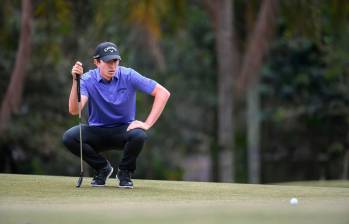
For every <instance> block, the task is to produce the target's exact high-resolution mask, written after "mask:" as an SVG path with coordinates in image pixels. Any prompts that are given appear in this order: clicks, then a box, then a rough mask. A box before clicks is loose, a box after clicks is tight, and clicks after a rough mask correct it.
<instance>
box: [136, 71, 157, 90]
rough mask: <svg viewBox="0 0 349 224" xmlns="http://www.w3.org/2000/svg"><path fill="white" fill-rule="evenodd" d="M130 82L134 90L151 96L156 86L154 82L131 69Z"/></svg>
mask: <svg viewBox="0 0 349 224" xmlns="http://www.w3.org/2000/svg"><path fill="white" fill-rule="evenodd" d="M130 81H131V83H132V86H133V87H134V88H135V89H137V90H139V91H142V92H144V93H147V94H151V93H152V92H153V90H154V88H155V86H156V84H157V82H156V81H154V80H152V79H149V78H147V77H144V76H142V75H141V74H139V73H138V72H136V71H135V70H133V69H131V74H130Z"/></svg>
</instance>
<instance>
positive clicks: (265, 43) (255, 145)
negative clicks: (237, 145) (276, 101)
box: [238, 0, 277, 183]
mask: <svg viewBox="0 0 349 224" xmlns="http://www.w3.org/2000/svg"><path fill="white" fill-rule="evenodd" d="M276 12H277V0H264V1H263V3H262V6H261V10H260V13H259V15H258V19H257V22H256V25H255V28H254V30H253V32H252V35H251V37H250V39H249V42H248V46H247V50H246V54H245V56H244V60H243V66H242V70H241V74H240V76H239V82H238V83H239V85H238V88H239V94H241V93H242V92H244V91H245V89H246V88H247V90H248V93H247V107H248V108H247V111H248V113H247V114H248V115H247V119H248V120H247V133H248V134H247V137H248V140H247V142H248V146H247V147H248V153H247V154H248V176H249V181H250V182H251V183H259V182H260V173H261V170H260V164H261V161H260V140H259V139H260V105H259V94H258V86H259V81H260V79H259V74H260V69H261V67H262V63H263V57H264V56H265V55H266V54H267V51H268V47H269V44H270V42H271V39H272V36H273V33H274V29H275V25H276Z"/></svg>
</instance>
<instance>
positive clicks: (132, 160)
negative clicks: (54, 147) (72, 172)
mask: <svg viewBox="0 0 349 224" xmlns="http://www.w3.org/2000/svg"><path fill="white" fill-rule="evenodd" d="M127 127H128V125H124V126H120V127H113V128H106V127H95V126H88V125H82V142H83V144H82V153H83V155H82V158H83V160H84V161H85V162H87V163H88V164H89V165H90V166H91V167H93V168H94V169H96V170H99V169H101V168H104V167H105V166H106V165H107V164H108V161H107V160H106V159H105V158H104V157H103V156H102V155H101V154H100V152H103V151H107V150H113V149H119V150H122V151H123V157H122V159H121V162H120V163H119V169H120V170H128V171H131V172H133V171H135V169H136V160H137V157H138V155H139V153H140V152H141V150H142V148H143V145H144V142H145V140H146V138H147V135H146V133H145V131H144V130H143V129H140V128H136V129H133V130H130V131H126V130H127ZM63 143H64V145H65V146H66V147H67V148H68V149H69V151H71V152H72V153H73V154H75V155H76V156H78V157H80V130H79V125H77V126H74V127H72V128H70V129H69V130H67V131H66V132H65V133H64V135H63Z"/></svg>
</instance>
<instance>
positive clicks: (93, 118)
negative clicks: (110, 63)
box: [80, 66, 156, 127]
mask: <svg viewBox="0 0 349 224" xmlns="http://www.w3.org/2000/svg"><path fill="white" fill-rule="evenodd" d="M155 85H156V82H155V81H154V80H151V79H149V78H146V77H144V76H142V75H140V74H139V73H138V72H136V71H135V70H133V69H131V68H125V67H122V66H118V69H117V71H116V72H115V75H114V77H113V78H112V80H111V81H106V80H104V79H103V78H102V76H101V75H100V72H99V69H98V68H96V69H93V70H90V71H88V72H86V73H85V74H84V75H83V76H82V78H81V83H80V86H81V87H80V88H81V90H80V91H81V95H84V96H87V97H88V111H89V118H88V124H89V125H90V126H103V127H117V126H120V125H125V124H129V123H131V122H132V121H134V120H135V116H136V91H137V90H139V91H141V92H144V93H147V94H151V93H152V92H153V90H154V88H155Z"/></svg>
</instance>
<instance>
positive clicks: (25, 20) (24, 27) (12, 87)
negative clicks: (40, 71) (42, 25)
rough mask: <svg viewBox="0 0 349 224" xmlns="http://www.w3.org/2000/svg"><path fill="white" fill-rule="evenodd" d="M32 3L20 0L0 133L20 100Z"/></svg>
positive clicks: (15, 110)
mask: <svg viewBox="0 0 349 224" xmlns="http://www.w3.org/2000/svg"><path fill="white" fill-rule="evenodd" d="M31 32H32V5H31V0H22V16H21V32H20V38H19V48H18V51H17V56H16V63H15V67H14V70H13V72H12V74H11V80H10V84H9V85H8V87H7V90H6V93H5V96H4V98H3V101H2V104H1V109H0V135H1V134H2V133H3V132H4V131H5V129H6V128H7V126H8V124H9V122H10V119H11V114H12V113H13V112H18V111H19V107H20V104H21V100H22V92H23V84H24V78H25V69H26V66H27V64H28V62H29V60H30V54H31Z"/></svg>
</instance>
